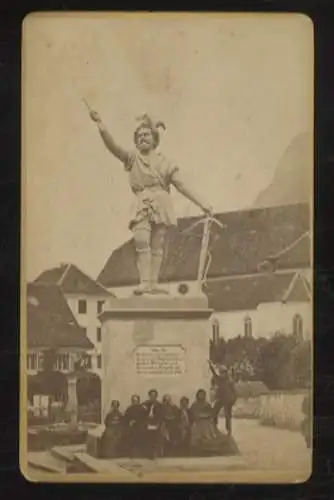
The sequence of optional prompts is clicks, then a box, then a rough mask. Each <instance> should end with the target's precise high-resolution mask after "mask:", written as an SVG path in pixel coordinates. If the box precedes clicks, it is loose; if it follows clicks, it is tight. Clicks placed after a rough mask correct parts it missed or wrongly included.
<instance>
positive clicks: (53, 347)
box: [27, 283, 93, 375]
mask: <svg viewBox="0 0 334 500" xmlns="http://www.w3.org/2000/svg"><path fill="white" fill-rule="evenodd" d="M92 348H93V344H92V343H91V342H90V341H89V339H88V338H87V336H86V334H85V331H84V330H83V329H82V328H80V326H79V325H78V323H77V322H76V320H75V317H74V316H73V314H72V312H71V310H70V308H69V307H68V305H67V302H66V300H65V298H64V296H63V294H62V292H61V290H60V289H59V287H57V286H56V285H41V284H35V283H29V284H28V287H27V373H28V375H37V374H38V373H40V372H41V371H43V370H44V369H46V364H47V363H49V361H50V359H51V364H52V369H53V370H55V371H59V372H62V373H64V374H67V373H71V372H73V371H74V370H75V366H76V364H77V363H78V362H80V363H85V361H86V359H87V353H88V352H89V351H91V350H92ZM50 353H51V354H52V358H50V357H49V356H50ZM50 368H51V366H50Z"/></svg>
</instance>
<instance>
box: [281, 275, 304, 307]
mask: <svg viewBox="0 0 334 500" xmlns="http://www.w3.org/2000/svg"><path fill="white" fill-rule="evenodd" d="M299 277H300V271H296V272H295V274H294V276H293V278H292V280H291V282H290V284H289V286H288V288H287V289H286V291H285V293H284V295H283V297H282V299H281V301H282V302H283V303H284V302H287V300H288V298H289V295H290V294H291V292H292V290H293V288H294V286H295V283H296V281H297V280H298V278H299Z"/></svg>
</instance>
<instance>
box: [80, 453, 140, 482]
mask: <svg viewBox="0 0 334 500" xmlns="http://www.w3.org/2000/svg"><path fill="white" fill-rule="evenodd" d="M75 458H76V459H77V461H78V462H80V463H81V464H82V466H84V467H86V469H87V471H90V472H96V473H99V474H108V476H109V478H110V481H111V482H123V481H126V482H129V481H134V482H135V481H138V477H137V476H136V475H135V474H133V473H132V472H130V471H128V470H126V469H124V468H123V467H121V466H120V465H118V464H117V463H116V461H115V460H111V459H101V458H94V457H91V456H90V455H88V454H87V453H85V452H78V453H75Z"/></svg>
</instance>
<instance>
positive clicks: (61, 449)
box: [50, 444, 86, 464]
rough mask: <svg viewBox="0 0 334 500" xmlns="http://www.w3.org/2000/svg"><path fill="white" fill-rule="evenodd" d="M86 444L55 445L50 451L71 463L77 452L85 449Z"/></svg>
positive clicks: (56, 456)
mask: <svg viewBox="0 0 334 500" xmlns="http://www.w3.org/2000/svg"><path fill="white" fill-rule="evenodd" d="M85 450H86V445H85V444H73V445H68V446H54V447H53V448H52V449H51V450H50V453H51V455H52V456H53V457H54V458H56V459H58V460H61V461H63V462H65V463H66V464H70V463H72V462H74V461H75V454H76V453H78V452H80V451H85Z"/></svg>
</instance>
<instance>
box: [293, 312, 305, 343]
mask: <svg viewBox="0 0 334 500" xmlns="http://www.w3.org/2000/svg"><path fill="white" fill-rule="evenodd" d="M292 332H293V336H294V337H295V338H296V339H297V340H303V318H302V317H301V316H300V314H295V316H294V317H293V320H292Z"/></svg>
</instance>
